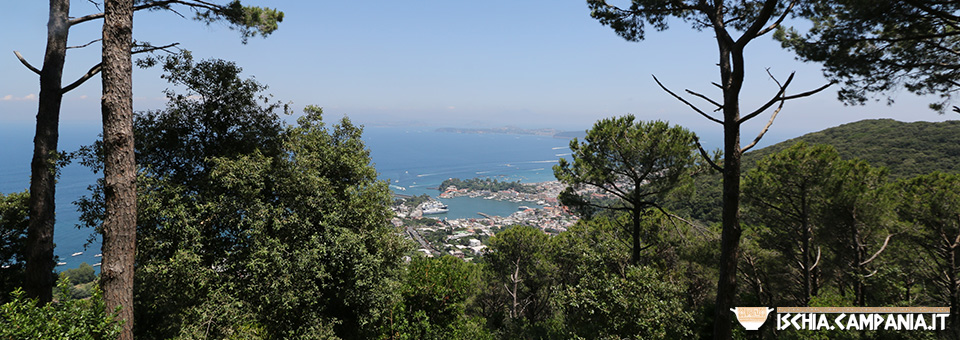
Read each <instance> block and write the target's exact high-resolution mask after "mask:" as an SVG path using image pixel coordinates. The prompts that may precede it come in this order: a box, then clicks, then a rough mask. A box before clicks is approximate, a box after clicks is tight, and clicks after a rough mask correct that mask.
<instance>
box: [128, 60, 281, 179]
mask: <svg viewBox="0 0 960 340" xmlns="http://www.w3.org/2000/svg"><path fill="white" fill-rule="evenodd" d="M162 66H163V71H164V75H162V76H161V78H163V79H166V80H167V81H168V82H169V83H170V84H171V85H174V86H181V87H183V88H184V91H183V92H180V93H178V92H175V91H174V90H171V89H167V90H164V94H165V95H166V97H167V99H169V101H168V102H167V107H166V108H164V109H163V110H157V111H146V112H142V113H139V114H137V115H136V117H135V122H134V131H135V134H136V136H135V137H136V142H137V144H138V145H137V150H138V152H137V161H138V162H139V163H140V164H143V167H144V168H145V169H146V170H147V171H149V172H150V173H151V175H152V176H155V177H170V180H171V181H172V182H174V183H177V184H182V185H186V186H187V189H188V190H199V186H202V185H203V183H204V180H205V179H206V177H207V174H208V172H209V160H210V159H212V158H215V157H236V156H238V155H242V154H246V153H249V152H251V151H253V150H260V151H261V152H263V153H265V154H267V155H273V154H276V153H277V149H278V148H279V136H280V131H281V130H282V127H281V124H280V120H279V118H278V115H277V113H276V112H277V111H278V110H285V109H286V107H285V106H284V105H282V104H281V103H279V102H271V100H270V96H269V95H265V94H262V92H263V91H265V90H266V89H267V86H266V85H262V84H260V83H258V82H257V81H255V80H254V79H252V78H249V79H242V78H241V77H240V73H241V72H242V71H243V70H242V69H241V68H240V67H239V66H237V65H236V64H235V63H233V62H228V61H224V60H220V59H210V60H202V61H199V62H195V61H194V59H193V56H192V54H191V53H190V52H183V53H181V54H176V55H171V56H168V57H166V58H165V59H164V62H163V65H162ZM146 150H149V151H146Z"/></svg>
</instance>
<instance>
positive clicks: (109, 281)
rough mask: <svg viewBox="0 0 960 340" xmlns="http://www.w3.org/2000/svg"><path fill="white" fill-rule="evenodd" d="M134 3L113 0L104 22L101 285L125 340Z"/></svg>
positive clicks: (131, 224)
mask: <svg viewBox="0 0 960 340" xmlns="http://www.w3.org/2000/svg"><path fill="white" fill-rule="evenodd" d="M132 31H133V2H132V0H113V1H111V0H107V1H105V3H104V22H103V68H102V75H101V77H102V81H103V97H102V98H101V113H102V115H103V151H104V164H103V166H104V169H103V177H104V187H103V193H104V205H105V206H104V220H103V266H102V267H101V268H102V269H101V270H102V273H101V280H102V282H101V285H102V287H103V292H104V301H105V303H106V308H107V311H108V312H112V311H113V310H114V309H115V308H116V307H117V306H121V307H122V309H121V310H120V318H119V319H120V320H123V331H122V332H121V334H120V339H121V340H126V339H133V265H134V255H135V254H136V231H137V229H136V222H137V206H136V203H137V202H136V199H137V196H136V182H135V181H136V163H135V161H134V146H133V84H132V72H133V68H132V66H133V65H132V62H131V55H130V48H131V45H132V43H133V34H132Z"/></svg>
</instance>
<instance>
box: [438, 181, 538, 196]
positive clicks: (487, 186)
mask: <svg viewBox="0 0 960 340" xmlns="http://www.w3.org/2000/svg"><path fill="white" fill-rule="evenodd" d="M451 185H452V186H455V187H457V189H470V190H477V191H479V190H486V191H494V192H495V191H507V190H513V191H516V192H523V193H533V192H534V191H535V190H534V189H533V188H532V187H530V186H527V185H523V184H521V183H520V181H516V182H506V181H504V182H500V181H498V180H496V179H493V178H489V177H486V178H479V177H477V178H470V179H466V180H461V179H459V178H448V179H446V180H444V181H443V183H440V187H439V188H438V189H440V191H443V190H446V189H447V188H448V187H450V186H451Z"/></svg>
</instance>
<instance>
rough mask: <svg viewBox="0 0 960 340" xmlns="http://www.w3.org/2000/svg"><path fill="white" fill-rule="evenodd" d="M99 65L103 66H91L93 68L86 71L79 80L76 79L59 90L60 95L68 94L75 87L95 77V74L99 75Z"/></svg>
mask: <svg viewBox="0 0 960 340" xmlns="http://www.w3.org/2000/svg"><path fill="white" fill-rule="evenodd" d="M101 65H103V63H98V64H96V65H93V67H91V68H90V70H88V71H87V73H85V74H84V75H83V76H81V77H80V79H77V80H76V81H74V82H73V83H70V85H67V86H65V87H64V88H63V89H61V90H60V94H64V93H67V92H70V91H71V90H73V89H75V88H77V86H80V85H81V84H83V83H84V82H86V81H87V80H90V78H93V76H95V75H97V73H100V66H101Z"/></svg>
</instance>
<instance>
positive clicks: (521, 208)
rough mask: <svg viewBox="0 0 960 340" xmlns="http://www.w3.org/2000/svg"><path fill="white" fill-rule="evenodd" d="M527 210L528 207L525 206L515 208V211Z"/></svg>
mask: <svg viewBox="0 0 960 340" xmlns="http://www.w3.org/2000/svg"><path fill="white" fill-rule="evenodd" d="M527 209H530V207H528V206H525V205H521V206H519V207H517V210H519V211H524V210H527Z"/></svg>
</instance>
